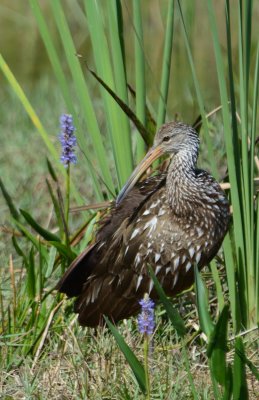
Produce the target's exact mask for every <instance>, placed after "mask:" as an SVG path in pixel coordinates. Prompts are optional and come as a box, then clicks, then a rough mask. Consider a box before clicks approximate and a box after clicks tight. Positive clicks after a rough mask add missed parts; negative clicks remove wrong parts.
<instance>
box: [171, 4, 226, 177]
mask: <svg viewBox="0 0 259 400" xmlns="http://www.w3.org/2000/svg"><path fill="white" fill-rule="evenodd" d="M177 2H178V8H179V11H180V18H181V25H182V29H183V35H184V42H185V47H186V51H187V56H188V60H189V64H190V67H191V72H192V77H193V83H194V87H195V92H196V96H197V101H198V105H199V111H200V114H201V118H202V126H203V129H204V131H205V141H206V146H207V149H208V159H209V160H210V166H211V170H212V173H213V175H214V176H215V177H216V178H217V179H218V178H219V176H218V170H217V165H216V160H215V157H214V151H213V145H212V139H211V137H210V133H209V127H208V121H207V118H206V113H205V105H204V101H203V97H202V93H201V89H200V85H199V80H198V77H197V74H196V70H195V66H194V61H193V57H192V52H191V46H190V43H189V38H188V34H187V29H186V26H185V21H184V17H183V12H182V7H181V4H180V1H179V0H177Z"/></svg>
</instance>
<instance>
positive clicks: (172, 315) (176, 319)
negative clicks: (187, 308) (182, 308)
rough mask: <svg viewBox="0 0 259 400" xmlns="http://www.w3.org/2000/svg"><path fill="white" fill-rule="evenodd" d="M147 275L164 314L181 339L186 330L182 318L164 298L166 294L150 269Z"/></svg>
mask: <svg viewBox="0 0 259 400" xmlns="http://www.w3.org/2000/svg"><path fill="white" fill-rule="evenodd" d="M149 274H150V276H151V278H152V280H153V282H154V286H155V288H156V291H157V294H158V296H159V298H160V300H161V302H162V303H163V305H164V307H165V310H166V313H167V315H168V317H169V319H170V321H171V323H172V325H173V327H174V328H175V330H176V332H177V333H178V335H179V336H180V337H182V338H183V337H184V336H185V335H186V328H185V325H184V321H183V320H182V318H181V316H180V314H179V313H178V311H177V310H176V308H174V307H173V306H172V304H171V302H170V301H169V300H168V298H167V297H166V294H165V292H164V290H163V288H162V286H161V285H160V283H159V281H158V279H157V277H156V275H155V274H154V271H153V270H152V268H149Z"/></svg>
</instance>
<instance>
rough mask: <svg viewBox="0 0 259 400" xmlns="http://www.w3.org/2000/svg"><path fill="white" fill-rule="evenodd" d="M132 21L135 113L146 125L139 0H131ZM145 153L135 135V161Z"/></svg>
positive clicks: (141, 140)
mask: <svg viewBox="0 0 259 400" xmlns="http://www.w3.org/2000/svg"><path fill="white" fill-rule="evenodd" d="M133 22H134V33H135V35H134V47H135V76H136V115H137V117H138V118H139V120H140V121H141V122H142V124H143V125H144V126H145V125H146V74H145V57H144V41H143V28H142V17H141V2H140V1H139V0H133ZM144 154H145V142H144V141H143V139H142V138H141V137H139V136H138V137H137V154H136V161H137V163H138V162H139V161H140V160H141V159H142V158H143V156H144Z"/></svg>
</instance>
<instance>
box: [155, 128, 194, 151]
mask: <svg viewBox="0 0 259 400" xmlns="http://www.w3.org/2000/svg"><path fill="white" fill-rule="evenodd" d="M198 147H199V137H198V135H197V132H196V131H195V129H194V128H193V127H192V126H190V125H187V124H184V123H183V122H168V123H167V124H164V125H162V126H161V128H160V129H159V130H158V131H157V133H156V136H155V139H154V145H153V147H152V149H151V151H155V152H156V151H158V152H159V153H160V152H161V154H175V153H178V152H179V151H182V150H187V151H188V150H193V149H194V150H196V149H197V150H198ZM157 149H158V150H157ZM159 155H160V154H159Z"/></svg>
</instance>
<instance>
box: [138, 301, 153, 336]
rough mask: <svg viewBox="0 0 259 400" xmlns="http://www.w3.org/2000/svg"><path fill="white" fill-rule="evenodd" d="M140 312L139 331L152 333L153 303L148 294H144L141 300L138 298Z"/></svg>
mask: <svg viewBox="0 0 259 400" xmlns="http://www.w3.org/2000/svg"><path fill="white" fill-rule="evenodd" d="M139 304H140V305H141V313H140V314H139V316H138V328H139V331H140V333H146V334H147V335H152V333H153V332H154V328H155V315H154V307H155V303H154V302H153V300H151V299H150V298H149V296H148V294H145V295H144V298H143V300H140V302H139Z"/></svg>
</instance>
